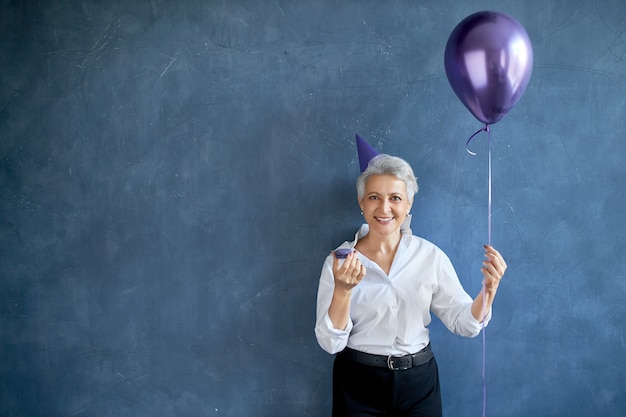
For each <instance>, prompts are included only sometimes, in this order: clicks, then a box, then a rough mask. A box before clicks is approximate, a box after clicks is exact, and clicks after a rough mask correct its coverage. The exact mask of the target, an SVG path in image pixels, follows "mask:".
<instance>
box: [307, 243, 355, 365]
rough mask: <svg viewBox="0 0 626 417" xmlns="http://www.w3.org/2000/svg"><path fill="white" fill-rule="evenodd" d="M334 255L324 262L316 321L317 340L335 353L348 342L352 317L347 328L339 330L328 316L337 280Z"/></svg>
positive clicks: (323, 346)
mask: <svg viewBox="0 0 626 417" xmlns="http://www.w3.org/2000/svg"><path fill="white" fill-rule="evenodd" d="M332 262H333V259H332V255H329V256H328V258H326V261H325V262H324V266H323V268H322V273H321V276H320V282H319V287H318V290H317V314H316V322H315V337H316V338H317V342H318V343H319V345H320V346H321V347H322V349H324V350H325V351H326V352H328V353H330V354H335V353H337V352H341V351H342V350H343V349H344V348H345V347H346V345H347V344H348V337H349V336H350V332H351V331H352V326H353V323H352V319H348V324H347V326H346V328H345V329H343V330H339V329H335V328H334V327H333V323H332V321H331V320H330V317H329V316H328V308H329V307H330V302H331V301H332V298H333V291H334V289H335V280H334V278H333V271H332Z"/></svg>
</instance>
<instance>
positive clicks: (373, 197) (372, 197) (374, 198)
mask: <svg viewBox="0 0 626 417" xmlns="http://www.w3.org/2000/svg"><path fill="white" fill-rule="evenodd" d="M370 200H378V197H377V196H375V195H371V196H370Z"/></svg>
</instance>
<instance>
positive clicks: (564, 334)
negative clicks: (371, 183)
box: [0, 0, 626, 417]
mask: <svg viewBox="0 0 626 417" xmlns="http://www.w3.org/2000/svg"><path fill="white" fill-rule="evenodd" d="M461 3H462V5H461ZM486 9H491V10H499V11H502V12H506V13H508V14H511V15H512V16H514V17H515V18H517V19H518V20H519V21H520V22H521V23H522V24H523V25H524V27H525V28H526V30H527V31H528V33H529V35H530V37H531V40H532V42H533V46H534V51H535V66H534V70H533V75H532V78H531V82H530V84H529V86H528V88H527V90H526V93H525V94H524V96H523V97H522V99H521V100H520V102H518V103H517V105H516V106H515V108H514V109H513V110H512V111H511V112H510V113H509V114H508V115H507V116H506V117H505V118H504V119H503V120H502V121H501V122H499V123H497V124H495V125H493V127H492V139H493V144H494V146H493V155H494V160H493V178H494V183H493V187H494V188H493V189H494V201H493V243H494V245H495V246H497V247H498V248H499V249H500V251H501V252H502V253H503V254H504V255H505V257H506V259H507V261H508V264H509V271H508V272H507V275H506V279H505V281H504V282H503V284H502V286H501V290H500V292H499V294H498V298H497V300H496V305H495V308H494V319H493V321H492V323H491V325H490V326H489V327H488V329H487V335H486V348H487V377H486V383H487V393H488V394H487V396H488V398H487V404H488V407H487V412H488V415H491V416H498V417H505V416H568V417H571V416H590V417H591V416H593V417H597V416H603V417H611V416H623V415H624V413H625V412H626V411H625V410H626V384H625V383H624V381H626V342H625V335H624V332H625V327H626V307H625V305H626V303H624V300H625V299H626V272H625V271H626V256H625V255H624V254H625V253H626V238H625V236H624V234H625V228H624V213H623V212H624V206H626V197H625V195H626V193H625V192H624V184H625V183H626V165H625V164H624V163H623V159H624V156H625V155H626V138H625V134H626V122H625V120H626V117H625V116H626V99H625V98H624V97H625V89H624V86H625V85H626V62H625V60H626V3H625V2H623V1H622V0H612V1H611V0H601V1H600V0H599V1H571V2H570V1H568V2H565V1H557V0H547V1H544V0H533V1H524V2H521V1H513V0H511V1H501V2H495V1H464V2H457V1H453V0H444V1H409V0H400V1H393V2H391V1H379V0H358V1H357V0H354V1H332V0H323V1H285V0H279V1H247V0H234V1H165V0H154V1H147V0H146V1H109V2H99V1H93V0H86V1H82V2H68V1H55V2H49V1H32V0H31V1H27V0H20V1H17V0H13V1H11V0H1V1H0V31H1V36H0V65H1V68H2V69H1V71H0V168H1V169H0V415H2V416H14V417H17V416H30V417H32V416H50V417H55V416H77V417H87V416H135V417H142V416H150V417H158V416H177V417H180V416H233V417H241V416H326V415H328V414H329V409H330V401H331V399H330V386H331V385H330V384H331V373H330V371H331V364H332V357H331V356H330V355H327V354H326V353H324V352H323V351H322V350H321V349H320V348H319V347H318V346H317V343H316V340H315V337H314V334H313V326H314V310H315V297H316V290H317V280H318V274H319V271H320V268H321V264H322V261H323V259H324V257H325V256H326V254H327V253H328V252H329V251H330V250H331V249H332V248H334V247H335V246H336V245H338V244H340V243H341V242H343V241H344V240H346V239H348V238H350V237H351V236H352V234H353V233H354V230H355V229H356V227H357V226H358V224H359V222H360V216H359V209H358V206H357V204H356V196H355V191H354V180H355V179H356V176H357V174H358V162H357V157H356V151H355V147H354V134H355V133H359V134H361V135H363V136H364V137H365V138H366V139H368V140H369V141H370V142H371V143H372V144H373V145H374V146H375V147H377V148H378V149H379V150H380V151H382V152H386V153H392V154H396V155H399V156H402V157H404V158H405V159H407V160H408V161H409V162H411V164H412V165H413V166H414V169H415V171H416V174H417V176H418V177H419V181H420V185H421V191H420V193H419V194H418V195H417V197H416V202H415V204H414V210H413V212H414V223H413V230H414V232H415V233H416V234H419V235H421V236H424V237H426V238H428V239H430V240H432V241H433V242H435V243H436V244H438V245H439V246H440V247H442V248H443V249H444V250H445V251H446V252H447V253H448V254H449V255H450V257H451V258H452V260H453V262H454V264H455V266H456V267H457V270H458V272H459V275H460V276H461V280H462V282H463V284H464V285H465V286H466V288H467V290H468V291H469V292H470V293H472V294H475V293H477V292H478V290H479V288H480V282H481V275H480V272H479V268H480V264H481V261H482V249H481V245H482V244H483V243H485V242H486V240H487V220H486V210H487V204H486V202H487V159H486V155H487V153H486V149H487V147H486V140H485V138H484V137H483V138H482V139H477V140H476V141H475V142H474V144H473V145H472V148H473V150H474V151H476V152H477V153H478V156H476V157H472V156H470V155H468V154H467V153H466V152H465V147H464V145H465V140H466V138H467V137H468V136H469V135H470V134H471V133H473V132H474V131H475V130H476V129H478V128H480V123H479V122H478V121H476V120H475V119H474V118H473V117H472V116H471V115H470V113H469V112H468V111H467V110H466V109H465V108H464V107H463V105H462V104H461V103H460V102H459V101H458V99H457V98H456V96H455V95H454V93H453V92H452V89H451V88H450V86H449V84H448V82H447V79H446V76H445V72H444V70H443V50H444V47H445V43H446V41H447V38H448V36H449V34H450V32H451V31H452V29H453V28H454V26H456V24H457V23H458V22H460V21H461V20H462V19H463V18H464V17H466V16H467V15H469V14H471V13H473V12H476V11H479V10H486ZM432 338H433V345H434V349H435V351H436V354H437V357H438V359H439V363H440V368H441V369H440V371H441V378H442V384H443V400H444V409H445V414H446V415H448V416H469V415H480V413H481V410H482V378H481V367H482V342H481V339H480V338H477V339H470V340H468V339H462V338H459V337H456V336H453V335H451V334H449V333H448V332H447V331H445V330H444V329H443V328H442V326H441V324H440V323H439V322H435V323H434V324H433V327H432Z"/></svg>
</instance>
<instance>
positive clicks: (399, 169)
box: [356, 154, 418, 201]
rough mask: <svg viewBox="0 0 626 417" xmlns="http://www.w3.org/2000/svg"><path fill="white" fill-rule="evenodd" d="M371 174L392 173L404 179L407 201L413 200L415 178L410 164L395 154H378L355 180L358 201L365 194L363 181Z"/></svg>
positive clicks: (415, 190) (415, 192)
mask: <svg viewBox="0 0 626 417" xmlns="http://www.w3.org/2000/svg"><path fill="white" fill-rule="evenodd" d="M372 175H393V176H395V177H397V178H398V179H400V180H402V181H404V184H405V185H406V193H407V196H408V198H409V201H413V198H414V197H415V194H417V190H418V186H417V179H416V178H415V175H414V174H413V169H412V168H411V165H409V163H408V162H406V161H405V160H404V159H402V158H398V157H397V156H391V155H387V154H380V155H376V156H375V157H373V158H372V159H371V160H370V162H369V165H368V166H367V169H366V170H365V171H363V172H362V173H361V175H359V178H357V180H356V191H357V195H358V197H359V201H361V199H362V198H363V195H364V194H365V183H366V182H367V180H368V179H369V178H370V177H371V176H372Z"/></svg>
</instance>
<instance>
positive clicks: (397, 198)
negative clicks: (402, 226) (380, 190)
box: [391, 195, 402, 201]
mask: <svg viewBox="0 0 626 417" xmlns="http://www.w3.org/2000/svg"><path fill="white" fill-rule="evenodd" d="M391 199H392V200H393V201H401V200H402V198H400V196H397V195H394V196H393V197H391Z"/></svg>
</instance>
